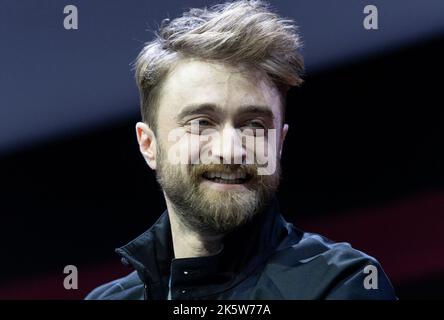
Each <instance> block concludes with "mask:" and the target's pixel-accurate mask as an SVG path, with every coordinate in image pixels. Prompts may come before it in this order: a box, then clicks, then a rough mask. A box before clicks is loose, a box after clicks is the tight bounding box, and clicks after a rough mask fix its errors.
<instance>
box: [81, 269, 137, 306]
mask: <svg viewBox="0 0 444 320" xmlns="http://www.w3.org/2000/svg"><path fill="white" fill-rule="evenodd" d="M143 298H144V286H143V282H142V281H141V280H140V278H139V276H138V274H137V272H136V271H134V272H132V273H130V274H129V275H127V276H125V277H123V278H119V279H116V280H114V281H111V282H108V283H105V284H103V285H101V286H99V287H97V288H95V289H94V290H93V291H91V292H90V293H89V294H88V295H87V296H86V297H85V300H143Z"/></svg>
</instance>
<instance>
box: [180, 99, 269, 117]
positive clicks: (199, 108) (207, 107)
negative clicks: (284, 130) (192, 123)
mask: <svg viewBox="0 0 444 320" xmlns="http://www.w3.org/2000/svg"><path fill="white" fill-rule="evenodd" d="M224 112H225V111H224V110H222V109H221V108H220V107H219V106H217V105H216V104H212V103H203V104H192V105H189V106H186V107H184V108H183V109H182V111H181V112H179V114H178V115H177V116H176V119H183V118H185V117H187V116H191V115H194V114H199V113H224ZM238 113H239V114H238V115H240V114H246V113H255V114H261V115H262V116H265V117H268V118H270V119H272V120H274V119H275V117H274V114H273V112H272V111H271V110H270V108H268V107H266V106H263V105H243V106H240V107H239V112H238Z"/></svg>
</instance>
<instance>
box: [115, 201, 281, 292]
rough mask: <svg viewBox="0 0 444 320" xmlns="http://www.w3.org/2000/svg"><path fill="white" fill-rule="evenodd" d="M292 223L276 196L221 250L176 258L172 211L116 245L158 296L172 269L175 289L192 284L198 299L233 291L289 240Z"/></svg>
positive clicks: (164, 286)
mask: <svg viewBox="0 0 444 320" xmlns="http://www.w3.org/2000/svg"><path fill="white" fill-rule="evenodd" d="M289 231H290V229H289V227H288V224H287V223H286V221H285V220H284V219H283V217H282V216H281V215H280V214H279V207H278V202H277V200H276V198H273V199H272V201H271V202H270V204H269V205H267V206H266V208H265V209H264V210H263V211H262V212H260V213H258V214H257V215H256V216H255V217H254V218H253V219H252V220H251V221H250V222H248V223H247V224H245V225H244V226H242V227H240V228H238V229H236V230H235V231H233V232H232V233H230V234H228V235H226V236H225V238H224V247H223V250H221V251H220V252H219V253H218V254H215V255H212V256H207V257H195V258H183V259H174V256H173V252H174V251H173V244H172V237H171V228H170V221H169V217H168V212H167V211H166V210H165V211H164V212H163V214H162V215H161V216H160V218H159V219H158V220H157V221H156V222H155V223H154V224H153V226H152V227H151V228H149V229H148V230H147V231H146V232H144V233H143V234H141V235H140V236H139V237H137V238H136V239H135V240H133V241H131V242H129V243H128V244H127V245H125V246H123V247H120V248H118V249H116V252H117V253H118V254H119V255H120V256H122V259H126V260H127V261H128V262H129V263H130V264H132V266H133V267H134V268H135V269H136V270H137V272H138V274H139V276H140V278H141V279H142V281H143V282H144V283H145V284H146V285H147V287H149V289H150V293H151V296H152V298H153V299H165V298H166V296H167V294H168V281H169V276H170V272H171V278H172V281H173V283H172V286H173V287H182V288H183V287H187V288H188V287H190V286H192V287H193V289H192V290H191V291H192V295H193V297H203V296H209V295H212V294H216V293H217V292H221V291H224V290H227V289H228V288H229V287H231V286H234V285H235V284H236V283H238V282H239V281H242V280H243V279H245V278H246V277H247V276H248V275H249V274H250V273H251V272H253V271H254V269H255V268H256V267H258V266H259V265H261V264H262V263H263V262H264V261H265V260H266V259H267V258H268V257H269V256H270V255H271V254H272V253H273V252H274V251H275V250H276V249H277V248H278V247H282V246H283V245H285V243H287V241H284V239H286V237H287V236H288V234H289Z"/></svg>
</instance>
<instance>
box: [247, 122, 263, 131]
mask: <svg viewBox="0 0 444 320" xmlns="http://www.w3.org/2000/svg"><path fill="white" fill-rule="evenodd" d="M245 127H248V128H253V129H265V126H264V125H263V124H262V123H261V122H260V121H249V122H247V123H246V124H245Z"/></svg>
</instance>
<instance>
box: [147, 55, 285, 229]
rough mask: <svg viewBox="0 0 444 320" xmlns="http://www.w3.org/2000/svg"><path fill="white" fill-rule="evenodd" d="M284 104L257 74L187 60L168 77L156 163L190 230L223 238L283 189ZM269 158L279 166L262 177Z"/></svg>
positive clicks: (170, 198) (162, 99) (167, 193)
mask: <svg viewBox="0 0 444 320" xmlns="http://www.w3.org/2000/svg"><path fill="white" fill-rule="evenodd" d="M281 104H282V101H281V96H280V94H279V91H278V90H277V89H276V87H275V86H274V85H273V84H271V83H270V82H269V81H268V80H267V79H266V78H265V77H264V76H262V75H261V74H259V73H258V72H252V71H251V70H250V71H247V70H243V69H240V68H235V67H232V66H228V65H225V64H221V63H214V62H205V61H201V60H183V61H181V62H179V64H178V65H177V66H176V67H175V68H174V69H173V70H172V72H171V73H170V74H169V75H168V77H167V79H165V82H164V85H163V88H162V90H161V93H160V98H159V106H158V107H159V111H158V119H157V130H156V136H155V137H154V138H153V139H155V140H156V143H155V144H153V145H155V148H156V150H155V161H151V162H148V163H149V164H150V163H151V164H150V166H151V167H152V168H153V169H155V170H156V176H157V180H158V182H159V184H160V185H161V187H162V189H163V191H164V194H165V197H166V198H167V201H169V202H170V203H171V204H172V205H173V207H174V208H175V212H176V213H177V214H178V216H179V218H180V219H181V221H182V222H183V223H184V224H185V225H187V226H189V227H191V228H193V229H195V230H199V231H200V232H208V233H210V234H214V233H222V234H223V233H227V232H230V231H232V230H233V229H235V228H236V227H238V226H240V225H242V224H244V223H245V222H247V221H248V220H249V219H250V218H251V217H252V216H254V215H255V214H256V213H257V212H259V211H260V210H261V209H263V207H264V205H265V204H266V203H267V201H268V200H269V199H270V198H271V197H272V196H273V194H274V193H275V191H276V189H277V187H278V184H279V178H280V165H279V160H280V152H281V148H282V143H283V139H284V137H285V134H286V131H287V126H282V116H283V115H282V107H281ZM196 129H197V130H196ZM261 130H262V131H261ZM269 132H274V135H271V134H268V133H269ZM172 133H174V134H172ZM258 141H260V142H261V143H258ZM139 143H140V138H139ZM269 146H273V147H274V148H270V147H269ZM177 150H179V151H180V153H181V157H180V159H181V160H182V161H180V162H179V163H177V161H175V160H174V159H173V158H174V157H173V156H174V155H175V154H176V153H177V152H176V151H177ZM184 155H185V157H184ZM264 157H265V159H266V160H268V162H270V163H274V165H273V166H269V168H271V169H272V170H271V171H270V170H269V171H268V172H267V173H265V174H264V173H262V174H258V173H259V172H260V171H259V170H258V169H259V166H258V163H259V162H260V163H261V164H264V162H263V160H264ZM258 159H261V160H258ZM176 160H177V159H176ZM184 160H185V161H184Z"/></svg>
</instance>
